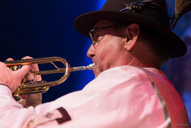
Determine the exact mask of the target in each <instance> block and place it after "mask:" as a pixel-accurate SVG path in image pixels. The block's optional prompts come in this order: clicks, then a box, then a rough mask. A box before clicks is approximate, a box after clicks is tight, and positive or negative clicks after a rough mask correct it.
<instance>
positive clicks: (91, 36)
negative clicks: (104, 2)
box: [89, 24, 117, 48]
mask: <svg viewBox="0 0 191 128" xmlns="http://www.w3.org/2000/svg"><path fill="white" fill-rule="evenodd" d="M115 26H117V24H114V25H110V26H106V27H101V28H94V29H92V30H90V32H89V37H90V40H91V44H92V45H93V47H94V48H95V44H97V42H100V41H101V40H102V38H101V40H100V41H95V40H94V36H93V35H94V34H93V33H94V32H95V31H98V30H100V29H106V28H111V27H115ZM103 37H104V36H103Z"/></svg>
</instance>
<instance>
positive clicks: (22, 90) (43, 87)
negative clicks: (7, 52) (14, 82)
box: [4, 57, 94, 100]
mask: <svg viewBox="0 0 191 128" xmlns="http://www.w3.org/2000/svg"><path fill="white" fill-rule="evenodd" d="M55 62H61V63H62V64H63V65H64V66H65V67H64V68H59V67H58V66H57V65H56V64H55ZM4 63H5V65H6V66H7V67H9V68H10V69H11V70H18V69H19V68H20V67H21V66H23V65H31V64H46V63H50V64H52V65H53V66H54V67H55V69H54V70H45V71H31V73H32V74H33V76H35V75H47V74H55V73H63V76H62V77H61V78H60V79H58V80H55V81H51V82H45V81H30V82H28V83H23V82H21V85H20V86H19V88H18V89H17V91H16V92H15V93H14V94H13V96H14V97H15V99H16V100H19V99H20V97H21V96H22V95H25V94H32V93H44V92H47V91H48V89H49V87H51V86H55V85H59V84H61V83H63V82H64V81H66V79H67V78H68V77H69V74H70V72H74V71H82V70H87V69H88V70H92V69H93V67H94V64H90V65H88V66H79V67H70V65H69V63H68V62H67V61H66V60H65V59H63V58H62V57H46V58H38V59H26V60H17V61H7V62H4Z"/></svg>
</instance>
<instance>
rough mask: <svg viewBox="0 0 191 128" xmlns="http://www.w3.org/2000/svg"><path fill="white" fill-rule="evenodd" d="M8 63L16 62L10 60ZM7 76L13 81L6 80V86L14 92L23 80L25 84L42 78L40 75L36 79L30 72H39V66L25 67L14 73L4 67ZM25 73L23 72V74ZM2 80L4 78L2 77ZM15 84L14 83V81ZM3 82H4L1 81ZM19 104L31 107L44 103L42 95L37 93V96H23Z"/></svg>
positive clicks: (27, 57)
mask: <svg viewBox="0 0 191 128" xmlns="http://www.w3.org/2000/svg"><path fill="white" fill-rule="evenodd" d="M22 59H33V58H32V57H29V56H26V57H23V58H22ZM7 61H14V60H13V59H12V58H8V59H7ZM0 65H1V66H5V65H4V64H3V63H2V64H0ZM4 69H5V70H3V71H5V73H6V75H10V76H11V79H10V80H9V79H8V78H9V77H6V78H4V79H3V80H6V82H5V81H4V84H5V83H6V85H8V86H9V88H10V89H11V90H12V92H15V90H16V89H17V88H18V86H19V84H20V82H21V80H23V82H26V81H31V80H33V79H34V81H41V80H42V78H41V76H40V75H36V76H35V78H34V77H33V75H32V73H30V72H29V71H30V70H32V71H39V68H38V65H37V64H33V65H25V66H23V67H22V68H21V69H19V70H17V71H12V70H10V69H8V68H7V67H4ZM6 70H8V71H6ZM22 71H23V72H22ZM1 78H2V77H1ZM7 79H8V80H7ZM12 80H13V81H15V82H13V81H12ZM1 82H3V81H2V80H1ZM18 103H20V104H22V105H23V106H24V107H29V106H34V107H35V106H37V105H38V104H41V103H42V94H41V93H35V94H28V95H23V96H22V97H21V99H20V100H19V101H18Z"/></svg>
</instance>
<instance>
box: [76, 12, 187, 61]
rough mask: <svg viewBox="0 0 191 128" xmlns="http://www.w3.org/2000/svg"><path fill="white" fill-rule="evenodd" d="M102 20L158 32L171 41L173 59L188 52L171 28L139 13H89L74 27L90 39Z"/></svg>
mask: <svg viewBox="0 0 191 128" xmlns="http://www.w3.org/2000/svg"><path fill="white" fill-rule="evenodd" d="M100 20H111V21H121V22H134V23H137V24H141V25H144V26H146V27H149V28H152V29H153V30H156V31H157V32H159V33H161V34H162V35H164V36H165V37H167V38H168V39H169V42H168V44H166V46H167V48H168V49H169V52H170V54H171V57H172V58H174V57H180V56H183V55H184V54H185V53H186V51H187V48H186V45H185V43H184V42H183V41H182V40H181V39H180V38H179V37H178V36H177V35H176V34H174V33H173V32H172V31H171V30H170V29H169V28H167V27H166V26H165V25H163V24H161V23H160V22H158V21H157V20H155V19H152V18H150V17H146V16H143V15H141V14H138V13H121V12H112V11H94V12H89V13H85V14H82V15H80V16H79V17H77V18H76V19H75V21H74V27H75V28H76V30H77V31H78V32H79V33H81V34H82V35H84V36H87V37H89V31H90V30H91V29H93V27H94V25H95V24H96V23H97V22H98V21H100ZM161 43H162V42H161Z"/></svg>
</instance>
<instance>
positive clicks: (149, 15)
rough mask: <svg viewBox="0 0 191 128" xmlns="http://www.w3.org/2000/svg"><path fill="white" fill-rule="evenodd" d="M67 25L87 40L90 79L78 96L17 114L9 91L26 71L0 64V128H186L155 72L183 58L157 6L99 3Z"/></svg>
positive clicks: (121, 0) (180, 108)
mask: <svg viewBox="0 0 191 128" xmlns="http://www.w3.org/2000/svg"><path fill="white" fill-rule="evenodd" d="M74 26H75V28H76V29H77V30H78V31H79V32H80V33H81V34H83V35H85V36H88V37H90V38H91V41H92V45H91V46H90V48H89V50H88V52H87V56H88V57H90V58H92V61H93V62H94V63H95V67H94V68H93V71H94V74H95V79H94V80H93V81H91V82H90V83H89V84H87V85H86V86H85V87H84V89H82V90H81V91H77V92H73V93H70V94H67V95H65V96H62V97H60V98H58V99H57V100H55V101H52V102H49V103H45V104H40V105H37V106H36V107H28V108H23V106H21V105H20V104H18V103H17V102H16V101H15V100H14V99H13V98H12V93H11V92H14V91H15V90H16V89H17V88H18V84H19V82H20V81H21V79H23V77H24V76H25V74H27V73H28V72H29V71H30V66H28V65H25V66H23V67H22V68H21V69H19V70H17V71H11V70H9V69H8V68H7V67H6V66H5V65H4V64H3V63H0V70H1V74H0V83H1V86H0V90H1V92H0V102H1V105H0V126H2V127H6V128H7V127H14V128H15V127H16V128H21V127H30V128H43V127H46V128H48V127H50V128H52V127H62V128H63V127H64V128H76V127H77V128H156V127H160V128H166V127H168V128H169V127H173V128H179V127H184V128H187V127H188V128H189V127H190V123H189V120H188V115H187V112H186V109H185V106H184V104H183V102H182V100H181V97H180V96H179V94H178V93H177V92H176V90H175V88H174V87H173V85H172V84H171V83H170V81H169V80H168V79H167V78H166V76H165V74H164V73H163V72H162V71H160V66H161V64H162V63H164V62H165V61H167V60H168V59H169V58H172V57H180V56H183V55H184V54H185V53H186V46H185V44H184V42H183V41H182V40H181V39H180V38H179V37H178V36H177V35H175V34H174V33H173V32H172V31H171V30H170V27H169V26H170V25H169V18H168V15H167V7H166V2H165V0H143V1H137V0H107V2H106V3H105V5H104V6H103V7H102V9H101V10H100V11H95V12H89V13H86V14H83V15H81V16H79V17H77V19H76V20H75V22H74ZM10 120H11V123H10Z"/></svg>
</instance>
